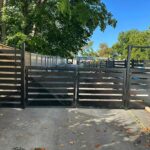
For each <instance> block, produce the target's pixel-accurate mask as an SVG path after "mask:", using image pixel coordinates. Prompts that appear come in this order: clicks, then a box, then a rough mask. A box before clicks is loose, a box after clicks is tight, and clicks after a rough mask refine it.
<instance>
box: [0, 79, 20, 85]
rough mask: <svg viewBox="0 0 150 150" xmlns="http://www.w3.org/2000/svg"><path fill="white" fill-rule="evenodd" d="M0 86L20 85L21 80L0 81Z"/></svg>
mask: <svg viewBox="0 0 150 150" xmlns="http://www.w3.org/2000/svg"><path fill="white" fill-rule="evenodd" d="M0 84H21V80H16V79H14V80H6V79H4V80H0Z"/></svg>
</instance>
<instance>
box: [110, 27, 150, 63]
mask: <svg viewBox="0 0 150 150" xmlns="http://www.w3.org/2000/svg"><path fill="white" fill-rule="evenodd" d="M128 45H135V46H150V30H146V31H139V30H130V31H127V32H121V33H120V34H119V37H118V41H117V43H115V44H114V45H113V46H112V49H113V53H114V54H116V58H117V59H126V58H127V52H128V51H127V48H128ZM131 59H134V60H149V59H150V49H139V48H133V50H132V53H131Z"/></svg>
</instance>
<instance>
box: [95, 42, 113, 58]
mask: <svg viewBox="0 0 150 150" xmlns="http://www.w3.org/2000/svg"><path fill="white" fill-rule="evenodd" d="M97 55H98V56H99V57H105V58H110V57H112V55H113V54H112V48H109V47H108V45H107V44H106V43H101V44H100V48H99V50H98V51H97Z"/></svg>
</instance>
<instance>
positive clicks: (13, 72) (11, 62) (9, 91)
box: [0, 49, 24, 106]
mask: <svg viewBox="0 0 150 150" xmlns="http://www.w3.org/2000/svg"><path fill="white" fill-rule="evenodd" d="M23 53H24V52H23V51H21V50H17V49H0V106H5V105H6V106H8V105H15V106H16V105H20V104H21V102H23V95H22V93H23V92H24V91H23V90H24V89H23V82H22V80H23V76H22V73H23V64H22V61H23V55H24V54H23Z"/></svg>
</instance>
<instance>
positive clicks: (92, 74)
mask: <svg viewBox="0 0 150 150" xmlns="http://www.w3.org/2000/svg"><path fill="white" fill-rule="evenodd" d="M79 76H80V77H95V78H97V77H123V74H122V73H82V74H81V73H80V74H79Z"/></svg>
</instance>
